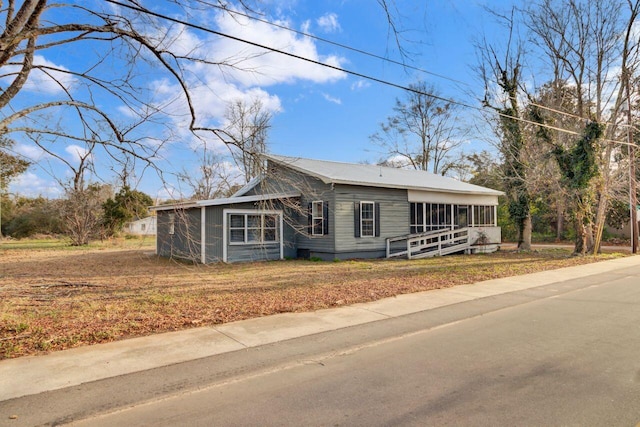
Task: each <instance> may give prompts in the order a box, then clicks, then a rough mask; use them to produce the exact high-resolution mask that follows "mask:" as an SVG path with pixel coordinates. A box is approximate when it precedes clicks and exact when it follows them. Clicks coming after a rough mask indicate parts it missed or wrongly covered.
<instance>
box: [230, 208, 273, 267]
mask: <svg viewBox="0 0 640 427" xmlns="http://www.w3.org/2000/svg"><path fill="white" fill-rule="evenodd" d="M234 214H238V215H277V216H278V218H280V221H279V225H280V229H279V230H277V234H278V239H279V240H280V259H284V230H283V226H284V219H283V216H284V215H283V211H282V210H275V209H267V210H263V209H223V210H222V262H228V258H229V253H228V246H229V244H230V242H229V229H228V221H227V218H228V217H229V215H234ZM267 243H268V244H273V243H278V242H277V241H276V242H267ZM249 244H251V243H249ZM254 244H260V243H254ZM261 244H265V243H264V242H262V243H261Z"/></svg>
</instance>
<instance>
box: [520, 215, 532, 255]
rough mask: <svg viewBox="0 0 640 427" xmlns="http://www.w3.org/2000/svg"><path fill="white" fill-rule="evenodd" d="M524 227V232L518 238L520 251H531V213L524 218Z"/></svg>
mask: <svg viewBox="0 0 640 427" xmlns="http://www.w3.org/2000/svg"><path fill="white" fill-rule="evenodd" d="M522 225H523V227H522V234H521V235H520V236H519V238H518V250H519V251H530V250H531V231H532V224H531V214H529V215H527V217H526V218H525V219H524V222H523V224H522Z"/></svg>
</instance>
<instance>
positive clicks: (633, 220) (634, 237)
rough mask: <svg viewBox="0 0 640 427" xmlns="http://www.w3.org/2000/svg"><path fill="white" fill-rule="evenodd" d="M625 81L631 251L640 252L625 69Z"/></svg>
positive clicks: (629, 103)
mask: <svg viewBox="0 0 640 427" xmlns="http://www.w3.org/2000/svg"><path fill="white" fill-rule="evenodd" d="M625 71H626V72H625V74H626V76H625V83H626V86H627V142H628V143H629V205H630V207H629V209H630V212H629V213H630V214H631V215H630V220H629V228H630V229H631V253H632V254H636V253H638V215H637V206H638V198H637V195H636V188H637V184H636V146H635V145H634V143H633V126H632V121H631V118H632V116H631V84H630V81H629V80H630V78H629V72H628V70H625Z"/></svg>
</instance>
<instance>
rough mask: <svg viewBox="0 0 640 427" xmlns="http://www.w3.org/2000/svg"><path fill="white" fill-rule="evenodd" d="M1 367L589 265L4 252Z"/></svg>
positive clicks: (523, 258) (558, 260)
mask: <svg viewBox="0 0 640 427" xmlns="http://www.w3.org/2000/svg"><path fill="white" fill-rule="evenodd" d="M0 255H1V256H0V271H2V272H3V273H2V275H1V276H0V359H2V358H10V357H19V356H24V355H30V354H38V353H42V352H47V351H54V350H61V349H65V348H70V347H76V346H80V345H89V344H95V343H99V342H105V341H113V340H118V339H123V338H127V337H133V336H142V335H148V334H152V333H157V332H163V331H171V330H178V329H184V328H190V327H197V326H205V325H213V324H220V323H226V322H231V321H237V320H242V319H248V318H252V317H259V316H266V315H270V314H275V313H283V312H301V311H311V310H318V309H323V308H329V307H338V306H343V305H349V304H353V303H358V302H367V301H373V300H377V299H381V298H385V297H391V296H394V295H399V294H403V293H410V292H418V291H425V290H430V289H436V288H444V287H450V286H456V285H459V284H466V283H474V282H478V281H481V280H487V279H491V278H497V277H504V276H510V275H516V274H525V273H531V272H535V271H541V270H549V269H554V268H560V267H566V266H571V265H579V264H584V263H589V262H595V261H598V260H601V259H607V258H610V257H612V256H622V255H620V254H618V255H604V256H599V257H570V256H569V252H568V251H558V250H553V251H541V252H532V253H517V252H508V251H501V252H498V253H495V254H489V255H471V256H447V257H440V258H431V259H423V260H411V261H406V260H393V261H391V260H356V261H345V262H309V261H280V262H264V263H249V264H236V265H225V264H216V265H206V266H203V265H193V264H184V263H178V262H174V261H171V260H167V259H162V258H158V257H156V256H154V255H150V254H149V248H141V249H138V250H124V249H118V248H107V249H104V248H90V249H86V250H83V251H68V250H64V249H60V248H51V249H46V250H28V249H11V250H0Z"/></svg>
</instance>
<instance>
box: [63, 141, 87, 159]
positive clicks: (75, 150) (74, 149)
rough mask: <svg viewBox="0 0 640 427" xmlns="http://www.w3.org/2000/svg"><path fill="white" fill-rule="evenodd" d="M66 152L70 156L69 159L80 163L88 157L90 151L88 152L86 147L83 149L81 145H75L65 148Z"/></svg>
mask: <svg viewBox="0 0 640 427" xmlns="http://www.w3.org/2000/svg"><path fill="white" fill-rule="evenodd" d="M64 151H65V152H66V153H67V154H68V156H67V157H68V158H69V159H70V160H71V161H74V162H79V161H80V159H81V158H83V157H86V155H87V154H88V153H89V150H87V148H86V147H81V146H80V145H75V144H71V145H67V146H66V147H65V148H64Z"/></svg>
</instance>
